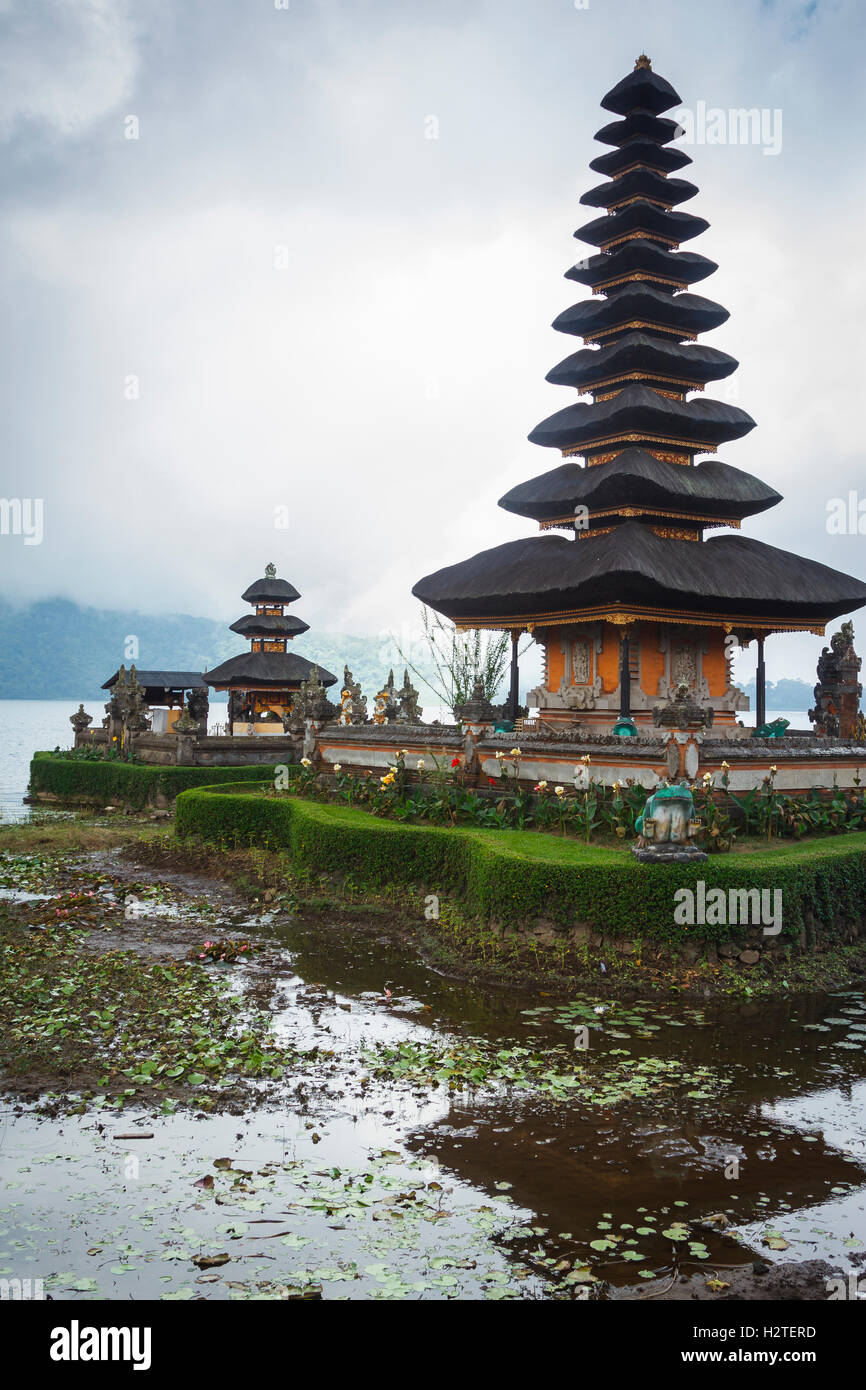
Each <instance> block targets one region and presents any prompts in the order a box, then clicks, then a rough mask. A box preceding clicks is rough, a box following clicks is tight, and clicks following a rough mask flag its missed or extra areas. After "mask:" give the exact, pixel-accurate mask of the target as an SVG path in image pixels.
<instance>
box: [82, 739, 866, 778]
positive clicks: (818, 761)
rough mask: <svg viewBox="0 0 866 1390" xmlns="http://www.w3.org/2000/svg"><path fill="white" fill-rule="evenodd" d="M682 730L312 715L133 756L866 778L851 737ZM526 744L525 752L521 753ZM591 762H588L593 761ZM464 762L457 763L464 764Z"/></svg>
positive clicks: (863, 749) (216, 763) (189, 763)
mask: <svg viewBox="0 0 866 1390" xmlns="http://www.w3.org/2000/svg"><path fill="white" fill-rule="evenodd" d="M713 732H714V731H713V730H712V729H711V730H709V731H694V730H688V729H685V730H680V729H672V730H671V729H665V730H654V731H653V732H652V733H651V734H650V733H645V732H643V731H642V732H641V733H640V734H639V735H638V736H637V737H630V738H629V737H618V736H616V735H613V734H595V733H591V732H588V731H586V730H581V729H579V728H575V729H572V730H569V731H566V732H560V731H559V730H556V731H554V732H551V733H539V732H527V731H526V730H523V731H521V732H519V733H503V732H493V731H492V730H491V729H490V728H489V727H485V726H472V725H464V726H457V725H448V724H386V725H375V724H365V725H348V726H347V725H341V724H338V723H336V722H335V723H326V724H322V725H320V726H319V725H316V724H315V723H314V722H313V721H308V724H307V728H306V731H305V733H304V735H303V737H301V736H290V735H287V734H282V735H276V734H268V735H256V734H243V735H239V736H235V737H228V736H225V735H219V736H218V735H203V734H195V733H181V734H178V733H165V734H153V733H138V734H132V735H127V736H126V737H125V740H124V743H123V745H122V746H123V751H124V753H125V754H127V755H129V754H131V755H132V756H133V757H134V759H135V760H137V761H139V762H142V763H145V764H151V765H155V766H164V767H170V766H178V767H196V768H206V767H214V768H228V767H245V768H248V767H252V766H256V765H261V766H262V768H263V769H264V768H266V767H267V768H273V767H274V765H277V764H286V765H294V764H297V763H298V762H300V760H301V758H302V757H309V758H310V760H311V762H312V763H313V764H314V765H316V766H317V767H319V769H320V770H321V771H323V772H328V771H329V770H330V769H331V768H332V767H333V766H334V764H339V765H340V766H341V767H343V768H345V769H349V768H351V769H353V770H356V771H358V772H363V771H366V770H369V771H370V772H371V774H376V773H378V774H381V773H383V772H385V771H386V770H387V769H388V768H389V767H391V766H393V764H394V763H395V761H396V759H397V757H398V755H399V754H401V753H403V754H404V755H405V762H406V766H407V768H408V769H409V771H410V772H414V771H415V769H416V764H417V763H418V762H419V761H421V760H423V762H424V770H425V771H426V772H428V773H429V772H433V771H435V770H436V769H437V768H438V769H440V770H441V771H443V772H446V773H448V774H449V775H450V774H451V773H452V772H454V771H458V770H459V773H460V775H461V777H462V778H463V779H464V780H465V782H466V784H467V785H474V786H478V787H481V788H483V787H486V786H489V783H490V779H493V780H495V781H496V780H498V779H499V777H500V774H501V771H502V767H503V759H504V761H505V766H506V767H507V769H508V771H509V773H510V774H511V776H512V777H513V776H514V775H515V773H516V775H517V777H518V780H519V782H520V783H521V784H522V785H526V786H529V787H532V786H534V785H535V784H536V783H537V782H547V783H549V784H550V785H551V786H555V785H559V784H563V785H573V784H574V783H575V782H576V781H577V782H578V784H580V782H581V781H582V780H585V777H586V774H587V771H588V772H589V773H590V774H591V776H592V778H593V779H594V780H595V781H597V782H602V783H605V784H606V785H608V786H610V785H612V784H613V783H614V782H626V781H628V780H629V779H631V780H632V781H634V782H637V783H639V784H640V785H641V786H645V787H647V788H648V789H651V788H653V787H655V786H656V784H657V783H658V782H659V781H660V780H661V779H662V778H664V777H668V778H673V779H682V778H687V779H689V780H691V781H695V780H697V779H698V778H700V777H702V776H703V775H704V774H705V773H707V772H709V773H712V774H713V776H714V779H715V781H716V785H717V786H719V785H721V779H722V777H723V775H726V776H727V779H728V787H729V789H730V790H731V791H733V792H745V791H748V790H749V789H750V788H752V787H758V786H760V784H761V783H762V781H763V779H764V778H765V777H767V776H768V775H770V773H771V770H772V775H773V777H774V785H775V787H776V789H777V790H778V791H781V792H793V793H797V792H809V791H811V790H812V789H820V788H825V789H827V790H831V789H832V788H833V787H834V786H836V787H839V788H842V789H845V790H851V789H853V788H856V787H858V786H859V785H860V784H861V782H862V781H863V780H864V779H866V745H864V744H858V743H844V742H840V741H839V740H834V739H832V738H826V737H823V738H822V737H818V736H816V735H814V734H809V733H793V734H792V733H790V732H789V733H788V734H787V735H786V736H785V737H783V738H765V739H757V738H741V737H737V738H730V739H728V738H726V737H725V735H724V733H723V732H722V731H719V733H718V734H717V735H716V736H715V737H714V736H713ZM111 742H112V740H111V736H110V735H109V733H108V731H107V730H106V729H95V730H88V731H86V732H85V733H84V734H82V735H79V736H78V737H77V739H76V746H77V747H79V748H81V747H94V748H96V747H100V746H101V747H103V748H105V749H106V750H107V749H108V747H109V746H110V744H111ZM515 748H519V749H520V755H519V758H517V759H515V758H514V757H512V750H513V749H515ZM587 759H588V762H587V761H585V760H587ZM455 760H457V761H456V763H455Z"/></svg>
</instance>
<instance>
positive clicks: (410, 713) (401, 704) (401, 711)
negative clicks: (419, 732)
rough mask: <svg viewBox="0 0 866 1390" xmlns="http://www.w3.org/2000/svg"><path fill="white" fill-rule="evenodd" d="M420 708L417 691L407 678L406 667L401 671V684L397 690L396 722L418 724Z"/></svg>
mask: <svg viewBox="0 0 866 1390" xmlns="http://www.w3.org/2000/svg"><path fill="white" fill-rule="evenodd" d="M421 714H422V710H421V709H420V707H419V705H418V691H417V690H416V689H415V687H414V685H413V684H412V682H411V681H410V680H409V671H408V669H406V670H404V672H403V684H402V685H401V687H400V689H399V690H398V691H397V723H398V724H420V723H421V722H422V721H421Z"/></svg>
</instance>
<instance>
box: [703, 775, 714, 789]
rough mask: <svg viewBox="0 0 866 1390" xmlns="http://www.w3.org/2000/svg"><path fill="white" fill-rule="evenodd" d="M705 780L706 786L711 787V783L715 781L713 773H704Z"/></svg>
mask: <svg viewBox="0 0 866 1390" xmlns="http://www.w3.org/2000/svg"><path fill="white" fill-rule="evenodd" d="M703 780H704V782H705V784H706V785H707V786H709V784H710V783H711V782H712V780H713V774H712V773H711V772H705V773H704V777H703Z"/></svg>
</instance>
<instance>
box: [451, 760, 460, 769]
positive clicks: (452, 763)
mask: <svg viewBox="0 0 866 1390" xmlns="http://www.w3.org/2000/svg"><path fill="white" fill-rule="evenodd" d="M451 766H452V767H459V766H460V759H459V758H452V759H451Z"/></svg>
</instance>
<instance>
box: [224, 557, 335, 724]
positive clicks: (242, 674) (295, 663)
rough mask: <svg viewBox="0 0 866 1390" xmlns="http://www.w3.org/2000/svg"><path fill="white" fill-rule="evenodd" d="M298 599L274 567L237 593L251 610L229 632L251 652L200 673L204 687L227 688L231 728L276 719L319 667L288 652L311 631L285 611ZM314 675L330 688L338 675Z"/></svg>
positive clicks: (294, 653) (268, 567)
mask: <svg viewBox="0 0 866 1390" xmlns="http://www.w3.org/2000/svg"><path fill="white" fill-rule="evenodd" d="M300 597H301V595H300V594H299V593H298V591H297V589H296V588H295V586H294V585H293V584H290V583H289V582H288V580H286V579H278V578H277V571H276V566H275V565H267V566H266V567H265V573H264V578H263V579H257V580H256V581H255V583H253V584H251V585H250V587H249V588H248V589H246V590H245V591H244V593H243V594H242V595H241V598H242V599H243V601H244V603H249V604H251V605H252V606H253V608H254V610H255V611H254V612H252V613H246V614H244V616H243V617H242V618H238V620H237V622H236V623H232V624H231V627H230V628H229V631H230V632H237V633H238V634H239V635H240V636H241V637H247V638H248V639H249V643H250V650H249V651H248V652H244V653H243V654H242V655H241V656H233V657H231V658H230V659H229V660H228V661H224V662H223V663H222V664H221V665H220V666H215V667H214V669H213V670H212V671H205V673H204V679H205V680H206V681H207V683H208V685H212V686H213V687H214V689H215V690H227V691H228V692H229V725H230V726H231V728H232V730H233V731H234V732H239V731H242V732H247V731H252V730H254V729H255V728H256V727H257V726H258V725H267V724H268V723H272V724H273V723H280V721H281V720H282V717H283V715H285V714H287V713H288V711H289V710H290V709H291V706H292V701H293V699H294V696H295V692H296V691H298V690H299V689H300V687H301V685H302V683H303V682H304V681H307V680H309V679H310V677H311V676H312V674H313V671H314V670H315V669H317V668H315V667H314V666H313V663H312V662H310V661H308V660H307V659H306V657H303V656H298V655H297V653H296V652H290V651H289V650H288V643H289V642H290V641H291V640H292V639H293V638H294V637H297V636H299V635H300V633H302V632H309V623H305V622H304V621H303V619H302V618H298V617H296V616H295V614H294V613H287V612H286V608H287V607H288V606H289V604H291V603H294V602H295V600H296V599H299V598H300ZM318 679H319V683H320V684H321V685H323V686H329V685H334V684H335V683H336V680H337V677H336V676H334V675H332V674H331V672H330V671H326V670H324V668H323V667H318ZM239 726H240V727H239Z"/></svg>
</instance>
